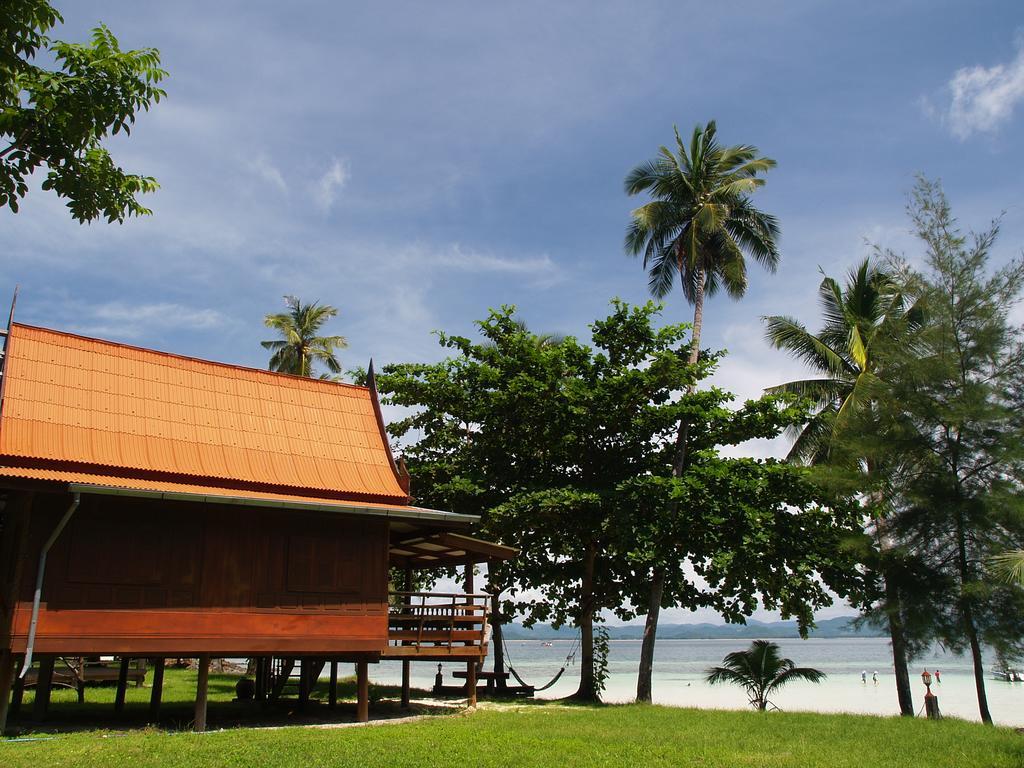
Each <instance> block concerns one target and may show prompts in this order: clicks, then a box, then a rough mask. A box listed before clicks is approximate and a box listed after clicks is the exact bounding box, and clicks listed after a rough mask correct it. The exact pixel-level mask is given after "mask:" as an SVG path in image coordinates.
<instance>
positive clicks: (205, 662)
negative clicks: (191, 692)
mask: <svg viewBox="0 0 1024 768" xmlns="http://www.w3.org/2000/svg"><path fill="white" fill-rule="evenodd" d="M209 682H210V657H209V656H208V655H203V656H200V657H199V680H198V682H197V683H196V714H195V725H194V730H195V731H196V732H201V731H205V730H206V689H207V687H208V685H209Z"/></svg>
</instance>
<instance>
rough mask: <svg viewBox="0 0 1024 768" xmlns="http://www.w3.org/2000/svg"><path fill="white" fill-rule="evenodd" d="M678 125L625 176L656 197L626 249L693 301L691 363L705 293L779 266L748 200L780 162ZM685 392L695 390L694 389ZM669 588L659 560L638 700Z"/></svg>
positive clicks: (772, 229)
mask: <svg viewBox="0 0 1024 768" xmlns="http://www.w3.org/2000/svg"><path fill="white" fill-rule="evenodd" d="M674 130H675V137H676V152H673V151H672V150H671V149H669V148H668V147H665V146H663V147H661V148H660V149H659V151H658V155H657V157H655V158H654V159H653V160H649V161H647V162H645V163H642V164H640V165H638V166H637V167H636V168H634V169H633V170H632V171H630V172H629V174H628V175H627V176H626V181H625V187H626V194H627V195H630V196H632V195H638V194H641V193H644V192H648V193H650V195H651V197H652V198H653V199H652V200H651V201H650V202H648V203H646V204H644V205H642V206H640V207H639V208H637V209H636V210H634V211H633V212H632V214H631V215H632V221H631V222H630V224H629V227H628V229H627V230H626V239H625V249H626V252H627V253H628V254H630V255H631V256H639V255H641V254H643V259H644V262H643V263H644V269H646V270H647V273H648V287H649V288H650V291H651V293H652V294H653V295H654V296H656V297H658V298H663V297H664V296H667V295H668V293H669V292H670V291H671V290H672V286H673V285H674V284H675V281H676V277H677V276H678V278H679V284H680V287H681V288H682V291H683V296H684V297H685V298H686V300H687V301H688V302H689V303H690V304H692V305H693V331H692V339H691V344H690V363H691V364H694V363H696V362H697V360H698V358H699V356H700V337H701V331H702V330H703V326H704V299H705V298H706V297H707V296H712V295H714V294H715V293H717V292H718V291H719V290H721V289H723V288H724V289H725V291H726V292H727V293H728V294H729V295H730V296H731V297H732V298H734V299H739V298H742V297H743V295H744V294H745V293H746V290H747V265H746V260H745V258H746V257H747V256H751V257H752V258H753V259H754V260H755V261H757V262H758V263H760V264H761V265H762V266H763V267H765V268H766V269H768V270H769V271H770V272H774V271H775V269H776V267H777V266H778V263H779V251H778V247H777V245H776V240H777V238H778V236H779V226H778V222H777V221H776V219H775V217H774V216H770V215H769V214H767V213H764V212H763V211H760V210H758V209H757V208H755V207H754V206H753V204H752V203H751V202H750V195H751V193H753V192H755V191H756V190H757V189H758V188H759V187H761V186H763V185H764V179H763V178H760V176H759V174H763V173H766V172H767V171H769V170H770V169H772V168H774V167H775V161H774V160H771V159H770V158H767V157H761V156H760V155H759V154H758V149H757V147H754V146H751V145H749V144H737V145H735V146H731V147H723V146H722V145H720V144H719V143H718V140H717V138H716V135H717V132H718V129H717V126H716V125H715V121H714V120H712V121H711V122H709V123H708V124H707V125H706V126H704V127H703V128H702V127H700V126H697V127H695V128H694V129H693V135H692V136H691V138H690V146H689V148H687V147H686V145H685V144H684V143H683V140H682V137H681V136H680V135H679V129H678V128H675V129H674ZM687 391H688V392H692V391H693V387H690V388H689V389H688V390H687ZM688 430H689V425H688V424H687V423H686V422H680V424H679V433H678V435H677V436H676V446H677V449H676V456H675V460H674V462H673V466H672V474H673V476H674V477H680V476H682V474H683V472H684V470H685V467H686V452H687V440H688V437H689V431H688ZM664 586H665V571H664V566H663V565H656V566H655V567H653V568H652V569H651V578H650V596H649V598H648V611H647V622H646V626H645V628H644V639H643V645H642V647H641V650H640V669H639V673H638V676H637V693H636V698H637V700H638V701H650V700H651V679H652V673H653V669H654V642H655V637H656V634H657V627H658V615H659V612H660V609H661V602H662V596H663V593H664Z"/></svg>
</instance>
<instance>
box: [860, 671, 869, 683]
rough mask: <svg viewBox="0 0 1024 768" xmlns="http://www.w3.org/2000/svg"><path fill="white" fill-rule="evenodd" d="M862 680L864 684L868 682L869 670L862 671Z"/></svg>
mask: <svg viewBox="0 0 1024 768" xmlns="http://www.w3.org/2000/svg"><path fill="white" fill-rule="evenodd" d="M860 682H861V684H862V685H867V684H868V671H867V670H866V669H865V670H864V671H862V672H861V673H860Z"/></svg>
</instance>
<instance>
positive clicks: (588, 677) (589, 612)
mask: <svg viewBox="0 0 1024 768" xmlns="http://www.w3.org/2000/svg"><path fill="white" fill-rule="evenodd" d="M596 559H597V547H596V546H595V545H594V542H593V541H590V542H588V544H587V549H586V554H585V555H584V560H583V584H582V588H581V590H580V622H579V624H580V656H581V659H582V664H581V666H580V687H579V688H578V689H577V690H576V693H575V694H573V697H572V698H574V699H579V700H581V701H600V697H599V696H598V695H597V685H596V681H595V679H594V561H595V560H596Z"/></svg>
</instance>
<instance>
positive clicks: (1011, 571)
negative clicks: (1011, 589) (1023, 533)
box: [992, 549, 1024, 584]
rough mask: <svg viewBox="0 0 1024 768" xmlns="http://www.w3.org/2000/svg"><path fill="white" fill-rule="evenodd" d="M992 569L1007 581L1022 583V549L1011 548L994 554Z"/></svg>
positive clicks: (1023, 578)
mask: <svg viewBox="0 0 1024 768" xmlns="http://www.w3.org/2000/svg"><path fill="white" fill-rule="evenodd" d="M992 569H993V570H994V571H995V572H996V573H997V574H999V575H1000V576H1002V577H1003V578H1004V579H1006V580H1007V581H1010V582H1014V581H1016V582H1019V583H1021V584H1024V549H1011V550H1008V551H1006V552H1003V553H1002V554H1000V555H995V556H994V557H993V558H992Z"/></svg>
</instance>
